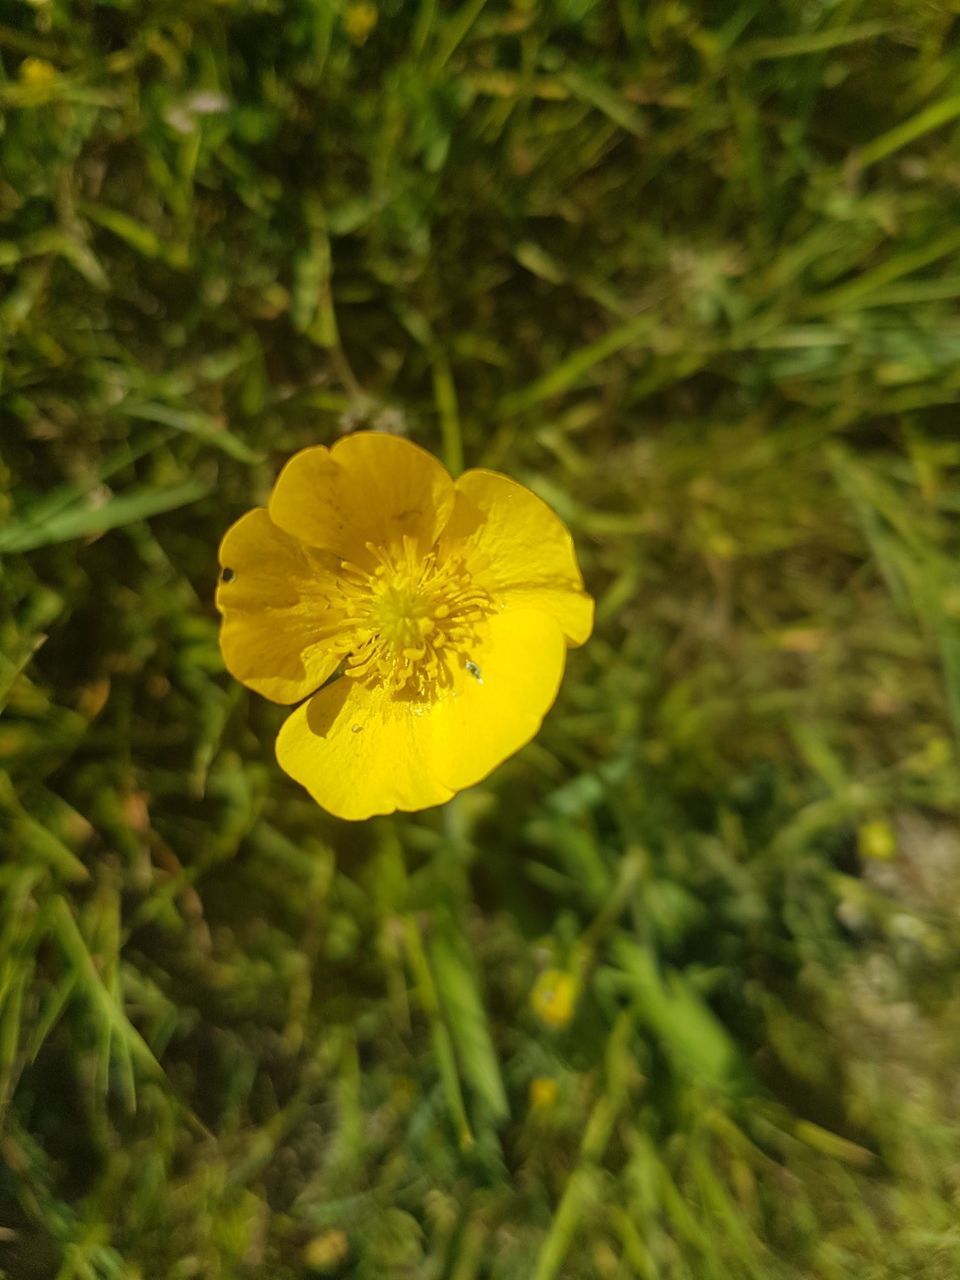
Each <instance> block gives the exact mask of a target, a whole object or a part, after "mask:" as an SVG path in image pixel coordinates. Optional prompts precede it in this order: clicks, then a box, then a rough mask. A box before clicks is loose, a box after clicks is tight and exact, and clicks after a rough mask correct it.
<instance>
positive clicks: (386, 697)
mask: <svg viewBox="0 0 960 1280" xmlns="http://www.w3.org/2000/svg"><path fill="white" fill-rule="evenodd" d="M433 755H434V753H433V726H432V723H431V716H430V709H429V708H428V707H426V706H424V705H423V704H420V703H417V702H414V701H411V700H410V699H404V698H402V697H398V696H396V695H392V694H390V693H388V692H387V691H386V690H385V689H384V688H382V687H377V688H370V687H368V686H367V685H364V684H362V683H361V682H360V681H359V680H354V679H351V678H350V677H349V676H342V677H341V678H340V679H339V680H335V681H334V682H333V684H331V685H328V686H327V688H326V689H321V690H320V692H319V693H317V694H315V695H314V697H312V698H311V699H310V701H309V702H307V703H304V705H303V706H302V707H298V708H297V709H296V711H294V712H293V714H292V715H291V716H290V717H289V718H288V719H287V721H286V723H285V724H284V725H283V727H282V728H281V730H280V734H279V736H278V738H277V760H278V762H279V764H280V767H281V769H283V770H284V771H285V772H286V773H288V774H289V775H290V777H291V778H294V779H296V781H297V782H299V783H300V784H301V785H302V786H304V787H306V789H307V790H308V791H309V792H310V794H311V795H312V796H313V798H314V800H316V802H317V804H319V805H321V806H322V807H323V808H324V809H326V810H327V811H328V812H330V813H332V814H334V815H335V816H336V817H338V818H349V819H355V820H356V819H360V818H370V817H373V816H374V815H375V814H379V813H393V812H394V810H396V809H404V810H407V811H409V810H414V809H427V808H429V807H430V806H431V805H435V804H443V803H444V801H446V800H449V799H450V798H451V796H452V795H453V791H452V789H451V788H450V787H447V786H445V785H444V784H443V783H441V782H439V781H438V779H437V778H436V776H435V774H434V761H433Z"/></svg>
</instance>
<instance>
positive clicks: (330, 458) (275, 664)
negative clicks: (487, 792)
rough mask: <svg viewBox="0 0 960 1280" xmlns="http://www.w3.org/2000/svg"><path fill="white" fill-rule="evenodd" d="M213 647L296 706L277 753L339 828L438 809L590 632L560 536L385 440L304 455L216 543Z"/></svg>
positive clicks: (525, 727) (496, 481) (476, 773)
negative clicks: (218, 618) (216, 638)
mask: <svg viewBox="0 0 960 1280" xmlns="http://www.w3.org/2000/svg"><path fill="white" fill-rule="evenodd" d="M220 565H221V577H220V585H219V587H218V590H217V607H218V609H219V610H220V612H221V614H222V615H223V624H222V627H221V631H220V648H221V651H222V653H223V658H224V662H225V663H226V666H227V669H228V670H229V671H230V672H231V674H232V675H234V676H235V677H236V678H237V679H238V680H240V681H242V682H243V683H244V684H245V685H247V686H248V687H249V688H251V689H254V690H255V691H256V692H257V693H260V694H263V695H264V696H265V697H267V698H270V699H272V700H273V701H274V702H280V703H286V704H292V703H299V704H300V705H299V706H298V707H297V708H296V710H295V711H294V712H293V713H292V714H291V715H290V717H289V718H288V719H287V721H286V723H285V724H284V725H283V727H282V728H281V730H280V734H279V737H278V738H277V760H278V761H279V763H280V766H281V768H283V769H284V770H285V771H286V772H287V773H288V774H289V775H290V776H291V777H292V778H295V779H296V780H297V781H298V782H299V783H301V784H302V785H303V786H304V787H306V789H307V790H308V791H309V792H310V794H311V795H312V796H313V798H314V799H315V800H316V801H317V803H318V804H320V805H322V806H323V808H324V809H327V810H328V811H329V812H330V813H333V814H336V815H337V816H339V817H341V818H351V819H360V818H367V817H371V816H372V815H374V814H383V813H392V812H393V811H394V810H397V809H402V810H415V809H424V808H428V807H429V806H431V805H437V804H443V803H444V802H445V801H447V800H449V799H450V798H451V797H452V796H453V795H454V794H455V793H456V792H457V791H460V790H462V789H463V788H464V787H469V786H472V785H473V784H474V783H476V782H479V781H480V780H481V779H482V778H485V777H486V776H487V774H488V773H490V771H491V770H492V769H494V768H495V767H496V766H497V765H498V764H500V762H501V761H503V760H505V759H506V757H507V756H509V755H512V754H513V752H515V751H517V750H519V748H520V747H522V746H524V745H525V744H526V743H527V742H529V741H530V739H531V738H532V737H533V736H534V734H535V733H536V732H537V730H538V729H539V727H540V725H541V723H542V721H543V717H544V715H545V714H546V712H547V711H548V710H549V708H550V707H551V705H552V704H553V701H554V699H555V698H556V695H557V690H558V688H559V686H560V680H561V677H562V676H563V668H564V662H565V659H566V650H567V648H568V647H571V646H575V645H579V644H582V643H583V642H584V641H585V640H586V639H587V637H588V636H589V635H590V632H591V629H592V626H593V601H592V600H591V598H590V596H588V595H587V594H586V592H585V591H584V589H583V579H582V577H581V575H580V570H579V568H578V566H577V560H576V554H575V552H574V548H573V542H572V540H571V538H570V535H569V533H568V532H567V530H566V528H565V527H564V525H563V523H562V522H561V520H560V519H559V518H558V516H557V515H556V514H555V513H554V512H553V511H552V510H551V509H550V507H548V506H547V505H546V503H544V502H542V501H541V499H540V498H538V497H537V496H536V495H535V494H533V493H531V491H530V490H529V489H527V488H525V487H524V486H523V485H521V484H518V483H517V482H516V481H514V480H511V479H509V478H508V477H507V476H503V475H499V474H498V473H496V472H493V471H481V470H476V471H467V472H466V473H465V474H464V475H462V476H461V477H460V478H459V479H458V480H456V481H454V480H452V479H451V477H450V475H449V474H448V473H447V471H446V470H445V469H444V468H443V467H442V466H441V464H440V463H439V462H438V461H437V460H436V458H434V457H433V456H432V455H431V454H429V453H427V452H426V451H425V450H423V449H421V448H419V446H417V445H415V444H412V443H411V442H410V441H408V440H404V439H402V438H400V437H398V436H391V435H386V434H383V433H380V432H374V431H363V432H358V433H356V434H355V435H350V436H346V437H344V438H343V439H342V440H339V441H338V442H337V443H336V444H334V445H333V447H332V448H330V449H328V448H326V447H325V446H323V445H317V446H315V447H312V448H308V449H304V450H302V451H301V452H300V453H297V454H295V455H294V457H292V458H291V459H290V461H289V462H288V463H287V464H286V466H285V467H284V468H283V470H282V471H281V473H280V475H279V477H278V479H277V482H276V484H275V485H274V488H273V492H272V493H271V495H270V499H269V504H268V505H267V506H266V507H258V508H256V509H255V510H253V511H249V512H248V513H247V514H246V515H244V516H242V517H241V518H240V519H239V520H238V521H237V522H236V524H234V525H233V526H232V527H231V528H230V529H229V530H228V531H227V533H226V535H225V537H224V539H223V542H222V543H221V546H220Z"/></svg>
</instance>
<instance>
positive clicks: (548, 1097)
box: [529, 1076, 560, 1111]
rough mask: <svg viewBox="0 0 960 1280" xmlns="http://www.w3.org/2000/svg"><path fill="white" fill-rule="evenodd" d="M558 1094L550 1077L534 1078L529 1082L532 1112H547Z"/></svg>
mask: <svg viewBox="0 0 960 1280" xmlns="http://www.w3.org/2000/svg"><path fill="white" fill-rule="evenodd" d="M559 1092H560V1090H559V1087H558V1085H557V1082H556V1080H554V1079H553V1077H552V1076H534V1078H533V1079H532V1080H531V1081H530V1092H529V1099H530V1106H531V1107H532V1108H533V1110H534V1111H549V1110H550V1108H551V1107H552V1106H553V1104H554V1103H555V1102H556V1100H557V1094H558V1093H559Z"/></svg>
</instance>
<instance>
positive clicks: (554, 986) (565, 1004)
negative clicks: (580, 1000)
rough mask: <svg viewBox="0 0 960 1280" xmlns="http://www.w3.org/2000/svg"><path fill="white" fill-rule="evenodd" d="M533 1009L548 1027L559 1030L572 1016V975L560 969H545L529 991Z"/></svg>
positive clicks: (573, 984) (574, 999) (573, 989)
mask: <svg viewBox="0 0 960 1280" xmlns="http://www.w3.org/2000/svg"><path fill="white" fill-rule="evenodd" d="M530 1003H531V1004H532V1006H533V1011H534V1013H535V1014H536V1015H537V1017H538V1018H539V1019H540V1021H541V1022H545V1023H546V1024H547V1026H548V1027H556V1028H557V1029H558V1030H561V1029H562V1028H563V1027H565V1026H567V1025H568V1024H569V1022H570V1019H571V1018H572V1017H573V1009H574V1005H575V1004H576V986H575V983H574V980H573V975H572V974H569V973H566V972H564V970H562V969H545V970H544V972H543V973H541V974H540V976H539V978H537V980H536V982H535V983H534V984H533V991H532V992H531V993H530Z"/></svg>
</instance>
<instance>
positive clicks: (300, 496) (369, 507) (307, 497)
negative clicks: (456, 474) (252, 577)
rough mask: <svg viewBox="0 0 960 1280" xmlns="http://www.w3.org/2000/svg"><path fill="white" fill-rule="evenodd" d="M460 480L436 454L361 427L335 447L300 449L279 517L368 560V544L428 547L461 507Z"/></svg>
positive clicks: (282, 492) (275, 507)
mask: <svg viewBox="0 0 960 1280" xmlns="http://www.w3.org/2000/svg"><path fill="white" fill-rule="evenodd" d="M453 501H454V492H453V481H452V480H451V479H450V476H449V475H448V474H447V472H446V471H445V470H444V468H443V467H442V466H441V465H440V463H439V462H438V461H437V459H436V458H434V457H433V456H432V455H431V454H429V453H427V452H426V451H425V450H424V449H421V448H420V447H419V446H418V445H415V444H411V443H410V441H409V440H403V439H400V438H399V437H398V436H391V435H386V434H384V433H383V432H377V431H359V432H357V433H356V434H355V435H352V436H345V437H344V439H342V440H338V441H337V443H336V444H335V445H334V446H333V448H332V449H327V448H325V447H324V446H323V445H317V446H315V447H314V448H312V449H304V450H302V451H301V452H300V453H297V454H295V455H294V456H293V457H292V458H291V459H290V461H289V462H288V463H287V465H286V466H285V467H284V468H283V470H282V471H281V472H280V475H279V477H278V479H277V483H276V485H275V487H274V490H273V494H272V496H271V498H270V516H271V519H272V520H274V522H275V523H276V524H278V525H280V527H281V528H282V529H286V531H287V532H288V533H291V534H293V535H294V537H297V538H300V539H301V540H302V541H303V542H307V543H309V544H310V545H311V546H314V547H323V548H324V549H326V550H328V551H334V552H336V553H337V554H338V555H340V556H342V557H343V558H344V559H347V560H354V561H357V562H359V563H365V562H366V561H367V559H368V557H367V553H366V550H365V547H366V544H367V542H374V543H376V544H377V545H378V546H384V547H386V546H393V545H398V544H400V543H401V542H402V540H403V538H404V536H407V537H412V538H415V539H416V540H417V542H418V543H419V545H420V547H421V549H422V550H424V551H426V550H427V549H428V548H429V547H431V546H432V545H433V543H434V542H435V541H436V538H437V535H438V534H439V532H440V530H441V529H442V528H443V526H444V525H445V524H446V522H447V519H448V518H449V515H450V512H451V511H452V510H453Z"/></svg>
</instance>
